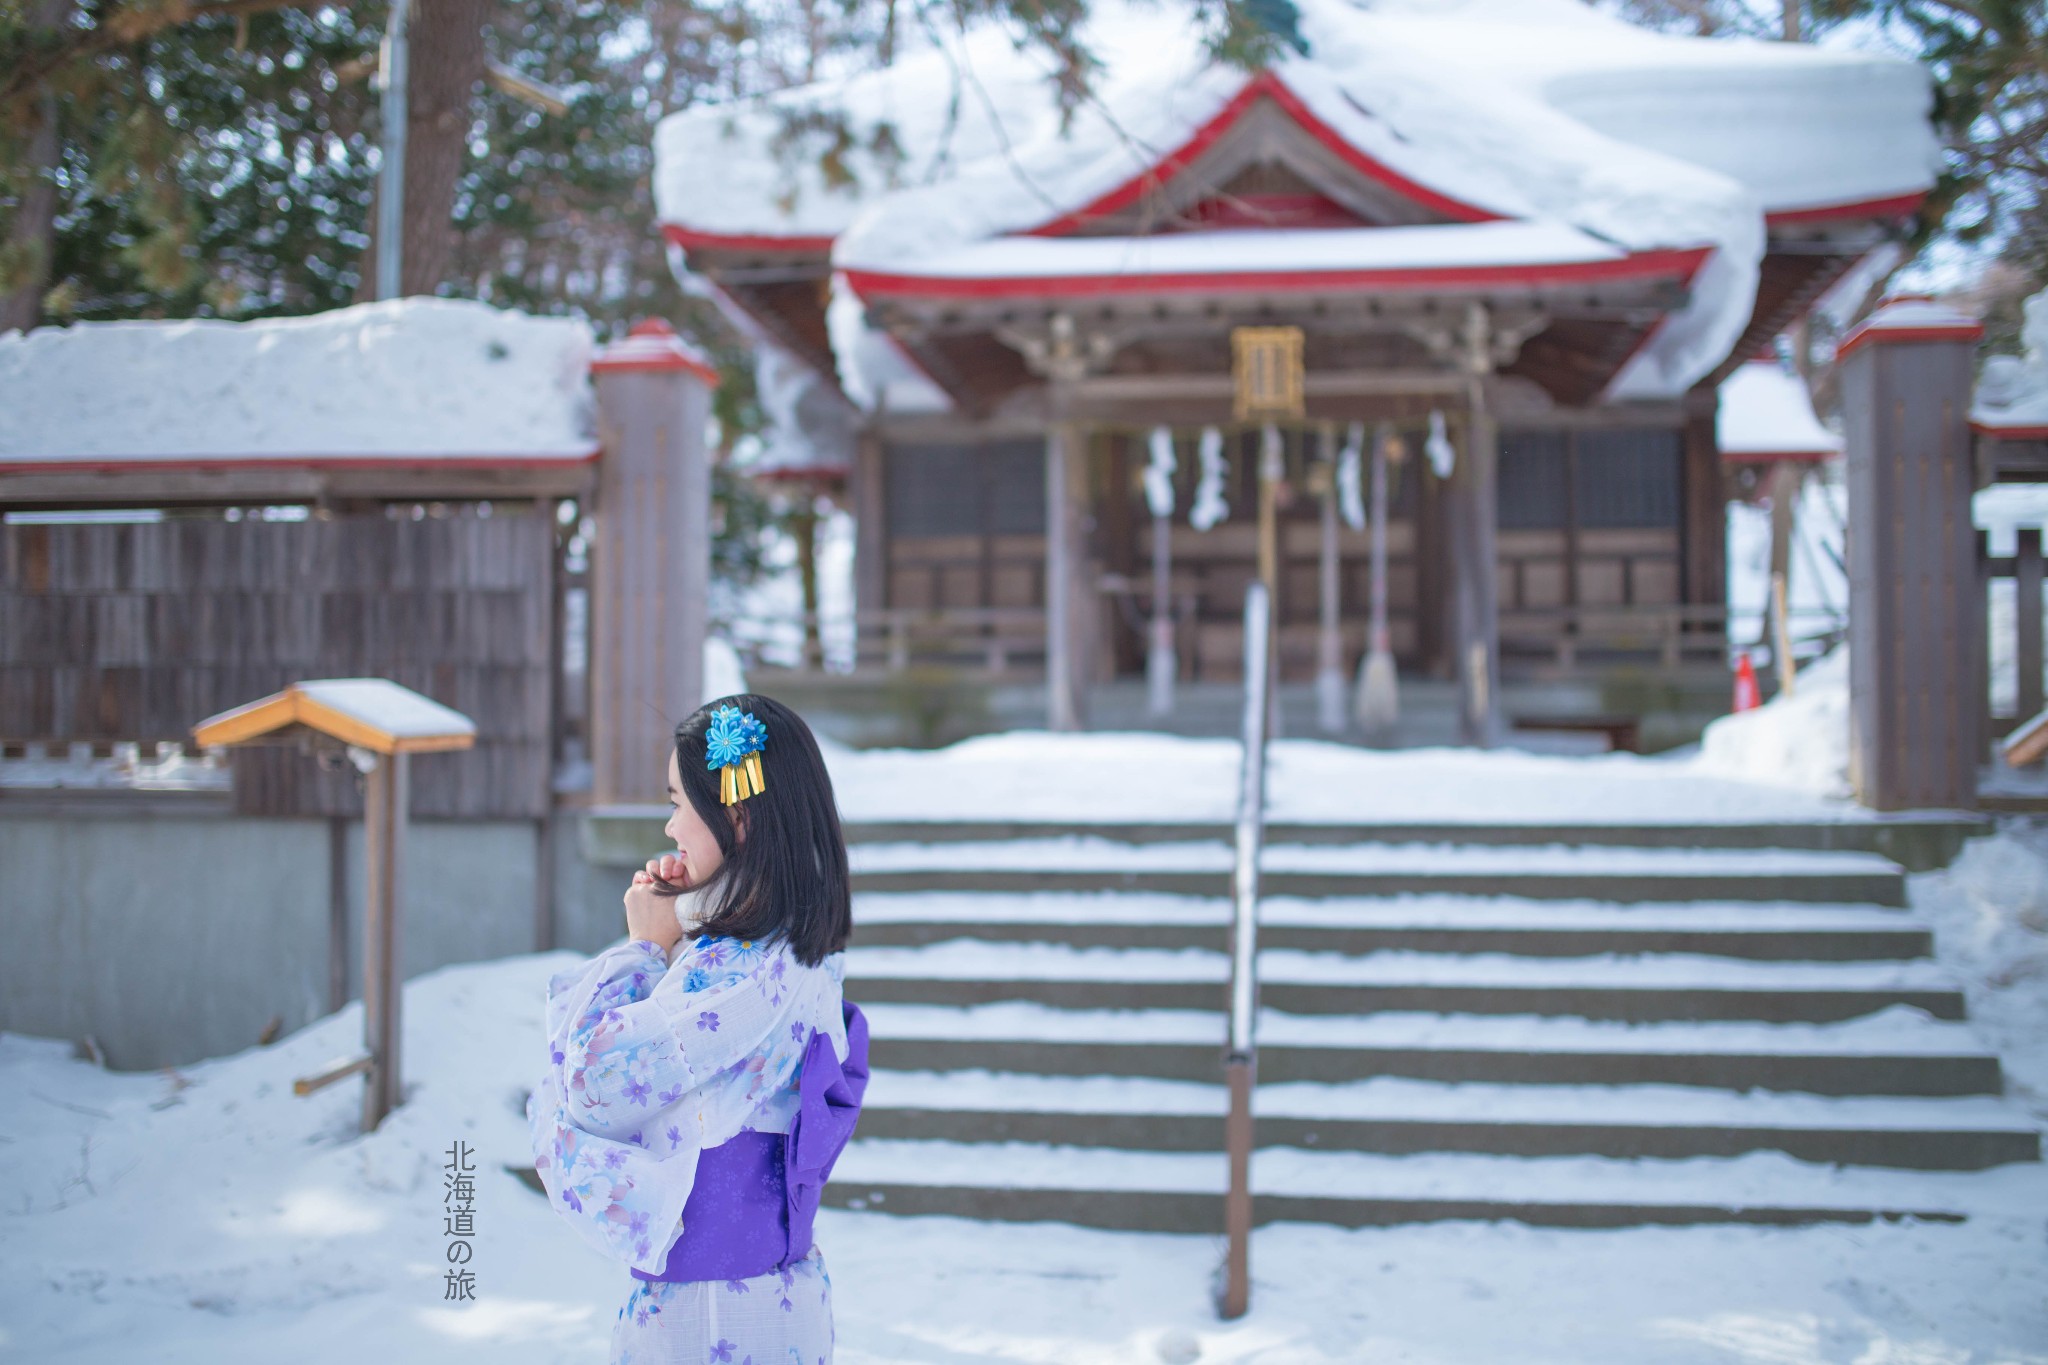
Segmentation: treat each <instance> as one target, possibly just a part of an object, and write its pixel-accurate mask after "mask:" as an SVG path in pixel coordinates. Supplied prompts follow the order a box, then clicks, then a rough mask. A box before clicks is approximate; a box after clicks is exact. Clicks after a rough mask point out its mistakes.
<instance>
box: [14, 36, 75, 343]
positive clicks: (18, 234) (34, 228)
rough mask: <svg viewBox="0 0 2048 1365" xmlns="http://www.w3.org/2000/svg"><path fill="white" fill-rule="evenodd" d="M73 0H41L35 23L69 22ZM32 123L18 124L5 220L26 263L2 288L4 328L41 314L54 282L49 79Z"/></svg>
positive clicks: (54, 140)
mask: <svg viewBox="0 0 2048 1365" xmlns="http://www.w3.org/2000/svg"><path fill="white" fill-rule="evenodd" d="M71 4H72V0H38V3H37V4H36V6H35V9H34V10H33V12H32V13H31V15H30V17H29V23H30V26H31V27H32V28H34V29H40V30H49V29H57V28H64V27H68V20H69V18H70V13H71ZM30 107H31V109H32V111H33V112H32V113H31V115H30V117H31V118H32V119H33V120H34V122H33V124H32V125H31V126H30V127H27V128H24V129H21V130H19V132H18V133H17V136H19V137H20V138H21V140H22V144H23V146H22V153H23V156H22V165H21V167H20V170H19V172H18V174H19V175H20V176H21V178H22V183H21V198H20V200H19V202H18V203H17V204H16V206H15V210H14V221H13V222H11V223H9V224H8V225H7V246H8V249H9V253H10V254H13V253H14V252H19V253H20V254H21V259H22V263H23V276H22V279H21V282H20V283H19V284H18V285H16V286H15V288H14V289H13V290H11V291H10V292H8V293H6V294H0V332H8V331H14V330H20V331H23V332H26V331H27V330H28V329H29V328H31V327H33V326H35V325H36V324H37V323H38V322H41V321H42V319H43V293H44V291H46V290H47V289H48V288H49V287H50V262H51V259H52V258H53V256H54V255H55V254H56V253H55V249H56V245H57V241H56V239H57V186H56V183H55V182H54V181H53V180H52V179H51V174H52V173H53V172H54V171H55V170H56V169H57V158H58V156H59V155H60V154H61V152H62V143H61V142H60V141H59V139H58V126H57V96H56V95H55V93H54V92H52V91H51V89H50V88H49V86H48V85H47V84H46V85H45V86H44V87H43V93H42V94H41V95H40V96H38V97H37V98H36V101H35V103H34V104H33V105H32V106H30Z"/></svg>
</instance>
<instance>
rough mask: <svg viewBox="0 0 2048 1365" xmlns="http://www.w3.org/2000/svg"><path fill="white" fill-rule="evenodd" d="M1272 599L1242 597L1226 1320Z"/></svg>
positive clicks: (1247, 1166) (1241, 1263)
mask: <svg viewBox="0 0 2048 1365" xmlns="http://www.w3.org/2000/svg"><path fill="white" fill-rule="evenodd" d="M1271 636H1272V599H1271V597H1269V596H1268V595H1267V592H1266V586H1265V584H1263V583H1253V584H1252V585H1251V586H1250V587H1249V588H1247V589H1246V590H1245V595H1244V731H1243V733H1244V754H1243V760H1242V762H1241V764H1240V766H1239V770H1238V789H1237V850H1236V853H1237V861H1236V868H1235V871H1234V872H1233V874H1232V877H1231V923H1230V1038H1229V1043H1228V1046H1227V1048H1226V1050H1225V1052H1224V1055H1223V1075H1224V1080H1225V1081H1226V1082H1227V1084H1228V1085H1229V1088H1230V1111H1229V1114H1228V1116H1227V1117H1226V1118H1225V1119H1224V1122H1223V1145H1224V1147H1225V1149H1226V1150H1227V1151H1228V1152H1229V1156H1230V1189H1229V1192H1228V1193H1227V1194H1226V1195H1225V1196H1224V1200H1223V1227H1224V1233H1225V1235H1226V1236H1227V1237H1228V1238H1229V1242H1230V1249H1229V1252H1228V1254H1227V1256H1226V1258H1225V1261H1224V1275H1223V1300H1222V1302H1221V1304H1220V1305H1218V1307H1219V1310H1220V1312H1221V1314H1222V1316H1223V1317H1225V1318H1239V1317H1243V1316H1244V1314H1245V1310H1246V1309H1248V1308H1249V1307H1251V1238H1252V1187H1251V1174H1252V1085H1253V1082H1254V1080H1255V1078H1256V1075H1257V1070H1258V1043H1257V1038H1256V1036H1255V1033H1254V1025H1255V1023H1256V1021H1257V1017H1258V1005H1259V968H1258V909H1259V849H1260V846H1261V845H1262V844H1263V843H1264V841H1265V836H1266V721H1267V687H1268V683H1269V680H1270V678H1271V676H1272V670H1271V669H1270V668H1269V667H1268V663H1269V660H1270V658H1271Z"/></svg>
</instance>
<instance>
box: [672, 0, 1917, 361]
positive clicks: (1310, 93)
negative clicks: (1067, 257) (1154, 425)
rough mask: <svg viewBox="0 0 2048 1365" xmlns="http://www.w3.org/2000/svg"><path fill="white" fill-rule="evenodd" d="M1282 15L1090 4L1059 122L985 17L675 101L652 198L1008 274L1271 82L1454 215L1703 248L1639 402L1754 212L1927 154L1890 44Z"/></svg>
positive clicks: (1754, 230) (1563, 9)
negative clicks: (840, 76)
mask: <svg viewBox="0 0 2048 1365" xmlns="http://www.w3.org/2000/svg"><path fill="white" fill-rule="evenodd" d="M1300 10H1301V32H1302V34H1303V36H1304V37H1305V38H1306V40H1307V42H1308V44H1309V48H1310V54H1309V55H1308V56H1306V57H1300V56H1295V55H1293V54H1291V53H1290V54H1288V55H1287V56H1285V57H1284V58H1283V59H1282V60H1280V61H1278V62H1277V63H1276V64H1275V65H1274V66H1273V67H1272V68H1271V69H1270V70H1269V71H1268V72H1265V73H1261V74H1259V75H1256V76H1248V75H1247V74H1246V73H1244V72H1241V71H1235V70H1231V69H1228V68H1224V67H1220V66H1218V65H1216V64H1214V63H1213V62H1212V61H1211V60H1210V59H1209V58H1208V57H1207V56H1206V55H1205V54H1204V52H1203V51H1202V49H1201V45H1200V40H1199V35H1198V34H1197V33H1196V32H1195V31H1194V26H1193V25H1192V24H1191V23H1190V22H1189V17H1188V15H1187V14H1186V13H1185V12H1182V11H1180V10H1177V9H1173V8H1169V7H1166V6H1158V5H1140V4H1136V3H1132V2H1131V0H1102V2H1101V3H1099V4H1098V5H1096V6H1094V7H1093V8H1092V10H1091V13H1090V17H1089V19H1088V22H1087V24H1086V26H1085V29H1084V37H1085V40H1086V41H1087V42H1088V43H1089V44H1090V45H1091V46H1092V47H1093V48H1094V50H1095V51H1096V52H1097V53H1098V54H1099V55H1100V56H1101V57H1102V59H1103V63H1104V67H1103V70H1102V72H1101V75H1100V89H1099V97H1098V98H1097V99H1096V100H1095V101H1093V102H1091V103H1090V104H1087V105H1084V106H1083V107H1081V108H1080V109H1079V110H1078V111H1076V113H1075V115H1074V118H1073V121H1072V126H1071V128H1070V129H1067V130H1064V131H1063V130H1062V129H1061V127H1060V119H1059V114H1058V111H1057V110H1056V109H1055V108H1054V106H1053V101H1052V99H1051V95H1050V87H1049V85H1048V82H1047V79H1046V63H1045V60H1044V59H1043V58H1041V57H1039V56H1037V55H1036V54H1032V53H1029V52H1020V51H1018V50H1017V49H1016V48H1015V46H1014V44H1013V43H1012V42H1011V40H1010V38H1009V37H1008V35H1007V34H1006V33H1004V32H1002V31H1000V30H999V29H997V28H995V27H994V26H992V25H984V26H980V27H977V28H974V29H972V30H970V31H969V32H968V33H967V34H966V35H965V36H964V37H962V38H960V39H958V40H955V41H952V42H950V43H949V45H948V46H947V47H946V48H945V49H943V50H940V49H936V48H933V49H927V50H924V51H921V52H918V53H914V54H912V55H910V56H908V57H905V58H904V59H903V60H901V61H900V62H898V63H897V64H896V65H895V66H894V67H892V68H889V69H887V70H883V71H875V72H868V73H864V74H860V75H856V76H853V77H850V78H847V79H844V80H838V81H832V82H823V83H819V84H817V85H812V86H807V87H803V88H800V89H797V90H793V91H786V92H783V93H781V94H778V95H776V96H774V97H772V98H770V99H767V100H765V101H761V102H758V103H753V104H748V105H741V106H709V107H698V108H693V109H690V110H686V111H684V112H681V113H678V114H675V115H672V116H670V117H669V118H667V119H665V120H664V121H663V122H662V124H661V125H660V127H659V128H658V129H657V133H656V139H655V149H656V157H657V163H658V164H657V172H656V178H655V193H656V201H657V206H658V208H659V211H660V214H661V217H662V219H663V221H664V223H665V224H667V227H668V231H669V233H670V235H671V237H672V238H674V239H675V240H676V241H678V242H680V243H681V244H683V245H684V246H685V247H690V246H696V245H705V246H713V245H716V246H726V247H733V246H745V247H751V248H757V249H775V248H777V247H784V248H793V249H800V250H808V251H820V250H825V249H828V248H829V249H830V250H831V252H832V259H833V263H834V264H835V265H836V266H839V267H842V268H849V269H854V270H864V271H867V272H870V273H871V274H882V275H886V274H888V273H890V272H891V271H892V270H894V271H920V270H923V269H924V268H925V267H926V266H927V265H928V264H929V263H931V262H933V261H935V260H944V259H946V258H947V257H948V256H950V255H952V254H953V253H957V252H962V251H968V252H972V253H974V258H975V259H976V260H978V261H980V262H981V263H982V264H983V265H985V266H990V267H991V268H992V269H995V270H997V271H999V272H1003V273H1009V274H1014V273H1016V272H1018V271H1029V270H1030V269H1031V268H1032V266H1033V264H1034V262H1033V261H1032V260H1030V259H1026V257H1025V255H1024V254H1022V253H1026V252H1032V251H1040V250H1042V248H1041V247H1039V246H1037V245H1027V244H1026V243H1025V241H1023V240H1020V238H1021V237H1022V236H1023V235H1024V234H1031V235H1033V236H1061V235H1064V234H1065V233H1066V231H1067V229H1068V228H1069V227H1070V226H1071V222H1072V220H1073V218H1074V216H1075V215H1076V214H1077V213H1079V212H1080V211H1082V210H1085V209H1087V208H1089V207H1090V206H1099V205H1100V204H1102V203H1104V202H1105V201H1107V200H1111V199H1115V198H1117V196H1118V195H1119V194H1127V193H1128V192H1129V190H1130V187H1131V186H1132V185H1133V184H1141V183H1142V181H1143V177H1145V176H1146V175H1147V174H1148V173H1150V172H1154V171H1155V170H1156V169H1158V168H1161V167H1162V164H1163V165H1164V166H1166V167H1169V168H1170V167H1171V166H1172V165H1174V164H1176V163H1175V161H1174V158H1175V156H1176V154H1177V153H1178V154H1188V153H1189V152H1190V151H1191V149H1193V148H1198V147H1199V146H1200V145H1203V139H1204V138H1206V137H1209V136H1212V135H1214V133H1215V132H1216V130H1217V128H1218V126H1219V125H1220V124H1221V123H1223V122H1227V120H1228V119H1229V118H1230V117H1232V116H1233V113H1234V111H1236V110H1239V109H1241V108H1242V107H1243V106H1244V105H1245V104H1246V102H1247V100H1248V96H1252V95H1258V94H1265V95H1269V96H1271V97H1272V98H1273V99H1274V100H1275V102H1277V103H1280V104H1281V105H1282V107H1283V108H1285V109H1287V110H1288V111H1289V114H1290V116H1291V117H1293V118H1295V119H1296V121H1297V122H1300V123H1302V124H1303V126H1304V127H1309V128H1311V131H1312V132H1313V133H1314V134H1315V136H1317V137H1318V139H1320V140H1322V141H1323V142H1324V144H1325V145H1326V146H1331V147H1332V148H1333V149H1335V150H1337V151H1338V154H1339V155H1340V156H1346V157H1351V158H1353V159H1354V160H1356V161H1359V162H1361V163H1369V164H1370V165H1371V166H1372V167H1373V174H1375V175H1376V176H1378V177H1379V178H1380V179H1381V180H1382V181H1383V182H1384V183H1388V184H1392V185H1398V186H1399V187H1401V189H1402V190H1403V191H1404V192H1406V193H1408V194H1410V195H1411V196H1412V197H1415V198H1416V199H1417V200H1418V202H1424V203H1428V204H1430V205H1433V206H1434V208H1435V209H1436V210H1437V212H1438V213H1440V214H1442V215H1444V216H1448V217H1450V218H1451V219H1453V220H1454V221H1455V222H1458V223H1465V224H1482V223H1484V222H1485V221H1486V220H1490V219H1500V218H1508V219H1525V220H1534V221H1535V222H1537V223H1543V224H1549V225H1554V226H1560V227H1568V228H1570V229H1576V230H1578V231H1580V232H1583V233H1586V234H1590V235H1592V236H1594V237H1597V238H1601V239H1603V240H1605V241H1607V242H1611V243H1613V244H1615V246H1616V247H1617V248H1619V249H1620V250H1622V251H1624V252H1646V251H1656V250H1660V249H1670V248H1700V247H1710V248H1714V249H1715V251H1714V255H1713V257H1712V258H1711V259H1710V260H1709V261H1708V262H1707V264H1706V266H1705V268H1704V269H1702V270H1701V271H1700V273H1699V274H1698V275H1697V276H1696V277H1695V278H1694V279H1693V281H1692V293H1693V299H1692V302H1691V303H1690V304H1689V305H1688V306H1687V307H1686V308H1684V309H1682V310H1681V311H1680V312H1678V313H1676V314H1674V315H1673V316H1672V317H1671V318H1670V319H1669V320H1668V322H1667V324H1666V325H1665V326H1664V327H1663V328H1661V329H1660V330H1659V332H1658V334H1657V336H1656V338H1655V340H1654V342H1653V344H1652V345H1651V346H1650V347H1648V348H1646V350H1645V352H1644V353H1643V354H1642V355H1640V356H1638V357H1637V358H1636V360H1635V361H1634V362H1633V363H1632V365H1631V366H1630V368H1629V369H1628V370H1627V371H1626V372H1624V374H1623V375H1622V376H1621V377H1620V379H1619V380H1618V382H1617V383H1616V384H1615V386H1614V387H1613V389H1612V390H1611V392H1610V395H1609V396H1610V397H1612V398H1630V397H1653V396H1669V395H1671V394H1675V393H1678V392H1681V391H1683V390H1684V389H1685V388H1686V387H1688V386H1690V385H1691V384H1692V383H1693V382H1695V381H1696V380H1697V379H1698V378H1699V377H1700V376H1701V375H1703V374H1705V373H1706V372H1707V371H1708V370H1709V369H1711V368H1712V366H1713V365H1715V364H1717V363H1719V361H1720V360H1721V358H1722V357H1723V356H1725V355H1726V354H1727V351H1728V348H1729V347H1730V346H1731V345H1733V343H1734V341H1735V339H1736V337H1737V336H1738V335H1739V334H1740V332H1741V330H1742V328H1743V326H1744V325H1745V324H1746V323H1747V320H1748V318H1749V315H1750V312H1751V309H1752V305H1753V302H1754V296H1755V286H1756V268H1757V262H1758V260H1759V259H1760V257H1761V253H1762V250H1763V242H1764V232H1765V218H1766V215H1767V214H1768V215H1769V216H1770V217H1771V218H1772V219H1774V220H1795V221H1796V220H1798V219H1800V218H1805V217H1814V216H1826V215H1828V214H1831V213H1833V212H1836V211H1840V210H1842V209H1844V208H1850V209H1851V210H1852V211H1853V210H1854V209H1855V208H1857V207H1861V208H1863V209H1866V210H1868V211H1872V212H1876V211H1882V210H1885V209H1889V210H1891V211H1899V210H1901V209H1902V207H1910V205H1911V204H1912V203H1914V202H1917V200H1918V197H1919V196H1920V195H1921V194H1923V193H1924V192H1925V191H1926V190H1927V188H1928V187H1929V186H1931V185H1932V183H1933V180H1934V174H1935V172H1936V170H1937V168H1938V166H1939V159H1938V149H1937V146H1936V143H1935V140H1934V137H1933V134H1932V132H1931V130H1930V129H1929V127H1928V125H1927V121H1926V110H1927V108H1928V102H1929V87H1928V82H1927V78H1926V75H1925V74H1924V73H1923V72H1922V71H1921V70H1920V69H1919V68H1918V67H1917V66H1916V65H1914V64H1913V63H1910V62H1906V61H1902V60H1897V59H1892V58H1887V57H1877V56H1869V55H1865V54H1859V53H1849V52H1840V51H1833V50H1826V49H1820V48H1816V47H1812V46H1809V45H1801V44H1780V43H1760V42H1751V41H1745V40H1732V39H1729V40H1722V39H1715V40H1708V39H1692V38H1680V37H1674V36H1670V35H1662V34H1655V33H1651V32H1648V31H1646V30H1642V29H1638V28H1635V27H1632V26H1630V25H1628V24H1625V23H1623V22H1621V21H1618V20H1615V19H1612V18H1610V17H1607V16H1604V15H1601V14H1598V13H1595V12H1594V11H1592V10H1590V9H1588V8H1586V7H1585V6H1583V5H1581V4H1578V3H1575V0H1355V2H1354V0H1301V4H1300ZM827 113H829V114H831V115H834V116H840V117H843V118H844V119H845V120H846V121H847V123H848V124H849V125H850V128H851V131H852V133H853V135H854V137H853V146H852V148H851V149H850V150H849V151H846V152H845V154H844V155H843V156H842V157H841V158H840V161H841V164H843V165H844V167H845V168H846V169H847V170H848V171H850V172H851V174H852V176H853V183H851V184H828V183H827V182H826V180H825V179H824V176H823V171H822V169H821V167H820V166H819V164H818V161H819V152H820V150H821V145H820V144H818V143H817V142H816V140H815V137H814V136H811V135H806V134H805V133H803V132H802V131H801V130H802V129H803V127H804V126H805V124H806V119H807V117H813V118H814V117H815V116H816V115H820V114H827ZM707 186H715V187H716V189H715V190H713V191H708V192H707V190H706V189H705V187H707ZM1455 230H1456V229H1449V230H1448V231H1455ZM1011 250H1014V251H1015V252H1017V253H1019V254H1018V255H1017V256H1016V258H1015V259H1010V258H1009V256H1008V252H1009V251H1011ZM1461 250H1467V249H1464V248H1461ZM1468 254H1469V252H1468ZM856 292H858V286H856ZM854 333H855V329H852V328H849V327H838V328H834V336H835V348H836V350H837V352H838V356H837V358H838V361H839V364H840V369H841V377H842V379H845V380H847V386H848V391H849V396H853V397H856V399H859V398H860V391H862V390H869V389H875V388H878V387H880V386H881V385H882V384H886V383H887V382H889V380H888V379H887V377H885V376H879V375H878V376H874V377H873V379H874V381H875V382H873V383H870V382H866V381H867V379H868V377H866V376H863V375H862V374H861V373H860V372H859V366H858V356H857V355H856V354H855V352H856V351H857V350H858V349H860V348H859V347H858V346H857V345H856V344H855V343H856V342H857V341H858V338H857V336H855V334H854Z"/></svg>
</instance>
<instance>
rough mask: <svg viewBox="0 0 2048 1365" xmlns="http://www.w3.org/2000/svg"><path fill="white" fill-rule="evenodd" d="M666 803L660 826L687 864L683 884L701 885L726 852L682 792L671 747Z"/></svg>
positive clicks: (679, 774) (722, 860)
mask: <svg viewBox="0 0 2048 1365" xmlns="http://www.w3.org/2000/svg"><path fill="white" fill-rule="evenodd" d="M668 804H669V816H668V823H667V824H666V825H664V826H662V832H663V833H665V834H667V835H668V837H669V838H671V839H673V840H674V841H675V845H676V852H678V853H680V854H681V855H682V856H683V862H684V863H685V864H686V865H687V870H686V872H685V875H684V881H683V885H684V886H685V887H689V888H694V887H698V886H702V885H703V884H704V883H705V881H706V880H708V879H709V878H710V877H711V875H712V874H713V873H715V872H717V871H718V869H719V868H721V867H723V866H724V865H725V854H724V853H723V852H721V851H720V850H719V847H718V836H717V835H716V834H714V833H712V831H711V826H709V825H707V824H705V823H704V821H703V819H702V818H701V817H699V816H698V814H697V808H696V807H695V806H693V805H691V804H690V798H689V797H688V796H687V795H686V794H685V793H684V791H683V779H682V773H681V771H680V770H679V769H678V768H677V767H676V751H675V750H674V749H673V748H671V749H670V750H669V751H668Z"/></svg>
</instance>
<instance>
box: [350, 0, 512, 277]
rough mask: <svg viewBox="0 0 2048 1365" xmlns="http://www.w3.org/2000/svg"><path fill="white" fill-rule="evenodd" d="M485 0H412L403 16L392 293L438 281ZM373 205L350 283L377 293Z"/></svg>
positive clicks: (444, 265) (471, 105)
mask: <svg viewBox="0 0 2048 1365" xmlns="http://www.w3.org/2000/svg"><path fill="white" fill-rule="evenodd" d="M489 14H490V8H489V6H488V5H487V4H486V3H485V0H412V5H411V9H410V15H409V18H408V19H407V21H406V37H407V51H406V83H405V98H406V120H405V123H406V136H405V241H404V243H403V244H402V246H401V248H400V251H399V268H398V273H399V282H400V285H401V287H400V289H399V291H398V292H399V293H400V294H406V295H409V294H432V293H434V292H436V291H437V290H438V289H439V288H440V286H441V285H442V284H443V283H444V282H445V281H446V279H447V274H448V268H449V261H450V258H451V257H452V256H453V254H454V246H455V227H454V222H453V218H454V212H455V182H456V181H457V180H458V179H460V178H461V175H462V161H463V156H464V154H465V152H466V150H467V148H468V145H469V130H470V125H471V123H472V122H473V120H474V119H475V110H476V90H477V86H478V84H479V83H480V82H482V80H483V78H484V24H485V22H486V20H487V18H488V16H489ZM376 222H377V206H376V203H375V196H374V195H372V202H371V205H370V227H369V232H370V244H369V246H368V247H366V248H365V249H364V252H363V268H362V276H361V280H360V282H359V283H358V284H357V286H356V299H357V301H358V302H361V301H365V300H368V299H374V298H376V297H377V240H376V238H377V230H376Z"/></svg>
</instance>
